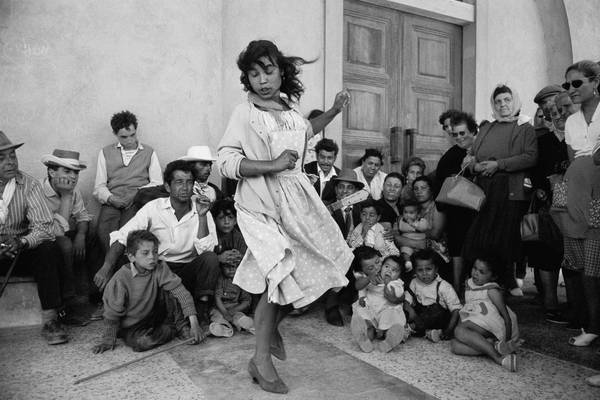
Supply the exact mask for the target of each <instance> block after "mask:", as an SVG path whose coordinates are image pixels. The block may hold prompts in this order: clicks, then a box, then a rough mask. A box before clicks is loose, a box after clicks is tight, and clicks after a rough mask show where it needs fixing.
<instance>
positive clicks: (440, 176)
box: [435, 112, 477, 293]
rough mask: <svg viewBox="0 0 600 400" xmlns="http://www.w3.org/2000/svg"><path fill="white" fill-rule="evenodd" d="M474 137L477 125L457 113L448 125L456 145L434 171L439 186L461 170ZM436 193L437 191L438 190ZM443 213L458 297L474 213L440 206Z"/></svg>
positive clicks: (471, 117) (468, 210)
mask: <svg viewBox="0 0 600 400" xmlns="http://www.w3.org/2000/svg"><path fill="white" fill-rule="evenodd" d="M476 133H477V122H475V119H474V118H473V116H472V115H471V114H467V113H464V112H456V113H455V114H453V116H452V118H451V121H450V131H449V132H448V134H449V135H450V136H452V138H453V140H454V142H455V145H454V146H452V147H451V148H449V149H448V151H446V153H444V155H443V156H442V157H441V158H440V161H439V162H438V165H437V169H436V170H435V178H436V182H437V183H438V185H439V186H440V187H441V185H442V184H443V182H444V179H446V178H448V177H450V176H452V175H456V174H458V173H459V172H460V170H461V169H462V165H463V162H465V158H467V161H468V160H469V158H468V157H467V153H468V151H469V150H471V147H472V146H473V141H474V140H475V134H476ZM438 191H439V190H438ZM440 208H441V210H442V211H444V212H445V214H446V219H447V225H446V234H447V237H448V252H449V253H450V258H451V259H452V286H454V290H455V291H456V293H460V286H461V284H462V283H463V281H464V278H465V277H464V276H463V275H464V260H463V257H462V248H463V243H464V241H465V235H466V234H467V230H468V229H469V227H470V226H471V224H472V223H473V219H474V218H475V215H476V213H475V211H473V210H470V209H468V208H464V207H456V206H451V205H443V207H442V205H440Z"/></svg>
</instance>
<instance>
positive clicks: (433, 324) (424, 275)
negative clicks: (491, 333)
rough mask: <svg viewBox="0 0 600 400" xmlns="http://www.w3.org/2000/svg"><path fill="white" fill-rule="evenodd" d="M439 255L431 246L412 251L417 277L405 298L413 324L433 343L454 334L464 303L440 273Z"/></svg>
mask: <svg viewBox="0 0 600 400" xmlns="http://www.w3.org/2000/svg"><path fill="white" fill-rule="evenodd" d="M436 258H437V257H436V253H435V252H434V251H433V250H431V249H425V250H419V251H417V252H416V253H415V254H413V263H414V266H415V278H414V279H413V280H412V281H411V282H410V285H409V287H408V288H407V289H406V291H407V294H406V300H405V301H404V309H405V311H406V313H407V315H408V322H409V326H410V328H411V329H412V330H413V331H414V333H415V334H416V335H423V334H425V337H427V339H429V340H431V341H432V342H434V343H435V342H439V341H440V340H442V339H449V338H451V337H452V332H453V331H454V327H455V326H456V324H457V323H458V319H459V316H458V311H459V310H460V308H461V307H462V305H461V303H460V300H459V299H458V296H457V295H456V292H455V291H454V288H452V285H450V284H449V283H448V282H446V281H445V280H443V279H442V278H441V277H440V276H439V275H438V267H437V265H436V264H435V260H436Z"/></svg>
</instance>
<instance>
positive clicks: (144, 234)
mask: <svg viewBox="0 0 600 400" xmlns="http://www.w3.org/2000/svg"><path fill="white" fill-rule="evenodd" d="M142 242H152V243H154V246H156V247H158V238H157V237H156V236H154V234H153V233H152V232H150V231H147V230H145V229H140V230H137V231H131V232H129V234H128V235H127V248H126V249H125V250H126V252H127V254H131V255H134V254H135V253H136V251H137V250H138V248H139V247H140V243H142Z"/></svg>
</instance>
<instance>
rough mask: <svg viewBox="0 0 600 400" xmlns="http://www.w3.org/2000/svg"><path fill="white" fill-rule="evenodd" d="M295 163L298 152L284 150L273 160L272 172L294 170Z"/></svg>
mask: <svg viewBox="0 0 600 400" xmlns="http://www.w3.org/2000/svg"><path fill="white" fill-rule="evenodd" d="M296 161H298V152H297V151H296V150H290V149H286V150H284V151H283V152H282V153H281V154H280V155H279V157H277V158H276V159H275V160H273V172H281V171H285V170H286V169H294V168H296Z"/></svg>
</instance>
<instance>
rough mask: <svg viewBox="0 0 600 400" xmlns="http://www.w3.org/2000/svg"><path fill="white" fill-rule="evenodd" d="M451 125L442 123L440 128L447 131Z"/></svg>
mask: <svg viewBox="0 0 600 400" xmlns="http://www.w3.org/2000/svg"><path fill="white" fill-rule="evenodd" d="M451 128H452V127H451V126H450V125H442V129H443V130H445V131H449V130H450V129H451Z"/></svg>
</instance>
